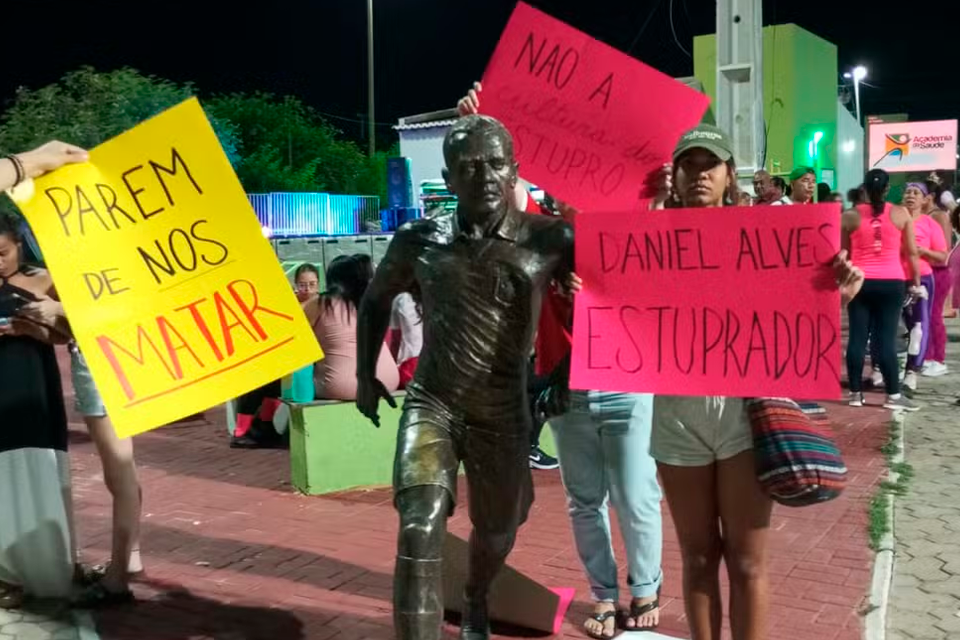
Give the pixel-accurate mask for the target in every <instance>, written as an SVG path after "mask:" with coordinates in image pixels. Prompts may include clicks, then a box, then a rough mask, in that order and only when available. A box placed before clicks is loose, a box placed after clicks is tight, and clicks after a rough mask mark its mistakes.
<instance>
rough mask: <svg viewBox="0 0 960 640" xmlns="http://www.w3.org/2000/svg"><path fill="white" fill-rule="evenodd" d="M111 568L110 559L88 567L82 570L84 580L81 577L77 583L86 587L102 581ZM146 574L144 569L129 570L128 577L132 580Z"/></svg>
mask: <svg viewBox="0 0 960 640" xmlns="http://www.w3.org/2000/svg"><path fill="white" fill-rule="evenodd" d="M109 569H110V562H109V561H107V562H104V563H103V564H95V565H93V566H92V567H86V568H84V569H83V570H82V571H83V573H82V575H83V578H82V581H81V579H78V580H77V583H78V584H80V585H81V586H84V587H89V586H90V585H92V584H96V583H97V582H100V581H101V580H103V579H104V578H105V577H106V576H107V571H108V570H109ZM144 575H146V571H145V570H144V569H140V571H129V572H127V578H128V579H131V580H135V579H137V578H142V577H143V576H144Z"/></svg>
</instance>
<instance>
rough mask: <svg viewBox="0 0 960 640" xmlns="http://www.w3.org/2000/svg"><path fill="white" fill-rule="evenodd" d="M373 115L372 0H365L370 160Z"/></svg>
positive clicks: (374, 147) (372, 139)
mask: <svg viewBox="0 0 960 640" xmlns="http://www.w3.org/2000/svg"><path fill="white" fill-rule="evenodd" d="M373 115H374V114H373V0H367V138H368V141H367V142H368V143H369V145H370V148H369V152H370V157H371V158H372V157H373V153H374V151H376V149H377V144H376V140H375V139H374V135H375V134H374V130H375V128H376V127H375V126H374V117H373Z"/></svg>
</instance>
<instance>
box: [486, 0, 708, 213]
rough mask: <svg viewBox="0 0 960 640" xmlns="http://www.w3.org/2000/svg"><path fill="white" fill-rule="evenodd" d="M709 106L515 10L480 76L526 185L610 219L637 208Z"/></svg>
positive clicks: (658, 76) (529, 10)
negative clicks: (610, 214) (652, 177)
mask: <svg viewBox="0 0 960 640" xmlns="http://www.w3.org/2000/svg"><path fill="white" fill-rule="evenodd" d="M708 104H709V99H708V98H707V97H706V96H705V95H703V94H701V93H699V92H697V91H695V90H694V89H691V88H689V87H687V86H686V85H684V84H682V83H681V82H679V81H678V80H675V79H673V78H671V77H669V76H666V75H664V74H662V73H660V72H659V71H657V70H655V69H652V68H651V67H648V66H646V65H645V64H643V63H641V62H639V61H637V60H636V59H634V58H631V57H630V56H628V55H626V54H625V53H622V52H620V51H617V50H616V49H614V48H612V47H609V46H607V45H605V44H603V43H602V42H599V41H597V40H594V39H593V38H591V37H590V36H588V35H586V34H585V33H582V32H580V31H577V30H576V29H574V28H572V27H570V26H568V25H566V24H564V23H563V22H560V21H559V20H556V19H555V18H552V17H550V16H548V15H547V14H545V13H543V12H541V11H538V10H537V9H534V8H533V7H531V6H529V5H527V4H524V3H522V2H521V3H519V4H518V5H517V8H516V9H515V10H514V12H513V15H512V16H511V18H510V21H509V23H508V24H507V28H506V30H505V31H504V32H503V35H502V36H501V38H500V43H499V45H498V46H497V49H496V51H495V52H494V54H493V58H492V59H491V60H490V63H489V65H488V66H487V71H486V73H485V74H484V76H483V95H482V97H481V100H480V109H481V111H482V112H483V113H486V114H489V115H491V116H493V117H495V118H497V119H499V120H500V121H502V122H503V123H504V124H505V125H506V126H507V127H508V128H509V129H510V132H511V133H512V134H513V137H514V146H515V151H516V155H517V159H518V161H519V162H520V174H521V175H522V176H523V177H524V178H525V179H527V180H529V181H531V182H533V183H535V184H537V185H538V186H540V187H543V188H544V189H546V190H547V191H549V192H550V193H553V194H554V195H556V196H557V197H558V198H561V199H563V200H566V201H568V202H570V203H571V204H573V205H575V206H576V207H578V208H580V209H583V210H591V211H595V210H607V211H612V210H628V209H630V208H631V207H635V206H636V204H637V200H638V199H639V198H640V197H641V190H642V189H644V180H645V179H646V178H647V176H648V175H649V174H650V172H651V171H654V170H656V169H658V168H659V167H660V166H661V165H662V164H663V163H664V162H668V161H669V160H670V156H671V153H672V152H673V147H674V146H675V144H676V142H677V140H679V139H680V136H681V135H682V134H683V133H684V132H685V131H686V130H688V129H691V128H693V127H694V126H696V125H697V124H698V123H699V122H700V119H701V118H702V117H703V114H704V112H705V111H706V109H707V105H708ZM642 195H643V196H651V195H652V193H643V194H642Z"/></svg>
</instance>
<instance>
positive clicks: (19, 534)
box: [0, 141, 87, 608]
mask: <svg viewBox="0 0 960 640" xmlns="http://www.w3.org/2000/svg"><path fill="white" fill-rule="evenodd" d="M86 160H87V152H86V151H84V150H83V149H80V148H79V147H75V146H73V145H69V144H64V143H62V142H56V141H54V142H48V143H47V144H45V145H43V146H41V147H38V148H36V149H34V150H32V151H28V152H25V153H20V154H16V155H8V156H4V157H0V191H7V190H8V189H13V188H16V187H19V186H20V185H21V184H23V183H24V182H26V181H29V180H32V179H33V178H37V177H39V176H41V175H43V174H44V173H47V172H49V171H53V170H54V169H58V168H59V167H61V166H63V165H65V164H69V163H77V162H85V161H86ZM22 251H23V245H22V242H21V236H20V223H19V221H18V220H15V219H13V218H11V217H9V216H2V215H0V416H2V420H0V607H3V608H10V607H17V606H19V605H20V604H21V602H22V600H23V597H24V595H25V594H29V595H36V596H40V597H63V596H66V595H67V594H68V593H69V591H70V583H71V580H72V578H73V577H74V576H75V575H76V566H77V563H76V557H75V555H74V553H75V552H74V550H75V548H76V537H75V535H74V532H73V524H72V521H73V517H72V516H73V514H72V498H71V495H70V462H69V459H68V457H67V453H66V451H67V413H66V408H65V406H64V402H63V388H62V386H61V384H60V369H59V367H58V365H57V357H56V354H55V353H54V350H53V346H52V345H53V343H54V342H66V341H68V338H69V326H68V325H67V324H66V320H65V318H64V319H60V320H59V321H58V322H57V323H56V325H55V326H43V325H40V324H37V323H36V322H35V321H33V320H31V319H30V317H29V314H30V313H31V312H30V311H29V310H27V309H26V308H25V305H29V303H31V302H34V301H37V300H38V299H42V298H48V297H50V298H52V297H54V295H53V294H54V291H53V283H52V281H51V280H50V276H49V275H48V274H47V272H46V271H44V270H43V269H37V268H33V267H24V265H23V264H22V263H21V258H22ZM20 314H26V315H20Z"/></svg>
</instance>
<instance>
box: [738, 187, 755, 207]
mask: <svg viewBox="0 0 960 640" xmlns="http://www.w3.org/2000/svg"><path fill="white" fill-rule="evenodd" d="M737 204H738V205H740V206H741V207H750V206H753V198H751V197H750V194H749V193H747V192H746V191H740V192H739V193H738V194H737Z"/></svg>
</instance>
